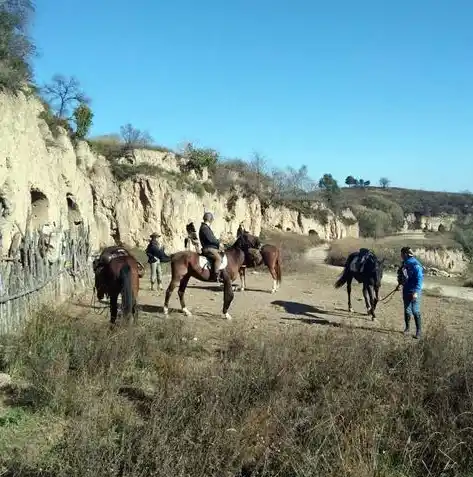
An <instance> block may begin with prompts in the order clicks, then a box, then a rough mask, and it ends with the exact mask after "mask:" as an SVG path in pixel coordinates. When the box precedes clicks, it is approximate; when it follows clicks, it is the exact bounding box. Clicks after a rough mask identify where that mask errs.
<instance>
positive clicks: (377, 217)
mask: <svg viewBox="0 0 473 477" xmlns="http://www.w3.org/2000/svg"><path fill="white" fill-rule="evenodd" d="M352 210H353V213H354V214H355V216H356V218H357V219H358V224H359V227H360V234H361V235H362V236H363V237H373V238H377V237H384V235H386V231H387V230H389V229H390V226H391V222H392V218H391V216H390V215H388V214H387V213H386V212H383V211H382V210H373V209H368V208H367V207H364V206H362V205H357V206H354V207H352Z"/></svg>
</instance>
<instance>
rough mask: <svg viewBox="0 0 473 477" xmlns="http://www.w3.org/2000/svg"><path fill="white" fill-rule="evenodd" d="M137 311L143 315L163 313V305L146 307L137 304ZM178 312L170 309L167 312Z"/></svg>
mask: <svg viewBox="0 0 473 477" xmlns="http://www.w3.org/2000/svg"><path fill="white" fill-rule="evenodd" d="M138 310H139V311H140V312H143V313H163V311H164V307H163V305H146V304H144V303H142V304H138ZM175 311H178V310H177V309H174V308H170V309H169V312H170V313H172V312H175Z"/></svg>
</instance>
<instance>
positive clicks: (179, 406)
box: [0, 310, 473, 477]
mask: <svg viewBox="0 0 473 477" xmlns="http://www.w3.org/2000/svg"><path fill="white" fill-rule="evenodd" d="M465 338H467V337H465V336H464V337H463V338H461V339H460V338H452V337H450V336H448V334H446V332H445V331H444V330H443V329H442V328H439V327H438V328H436V329H432V327H431V328H430V334H427V335H426V337H425V339H424V340H423V341H421V342H415V343H413V342H411V341H409V342H404V341H397V342H395V341H393V342H390V343H386V342H381V341H377V340H375V339H373V335H372V334H366V333H365V334H360V333H359V332H356V331H350V332H348V331H346V332H345V331H340V330H331V331H328V332H326V333H317V334H314V335H310V334H308V333H307V331H306V330H305V331H304V332H301V333H298V332H291V331H289V332H286V333H281V334H280V335H277V336H271V337H268V336H264V335H263V334H262V333H257V332H255V331H254V330H253V331H252V332H248V331H241V330H239V329H236V328H227V330H226V332H225V333H224V335H223V336H221V343H222V345H221V349H220V350H219V351H218V352H217V353H212V354H211V353H210V352H209V350H206V349H205V348H204V347H201V346H199V345H198V344H197V342H195V341H194V340H192V339H191V335H189V334H188V331H187V329H186V327H185V326H184V325H183V324H182V323H181V322H179V321H170V322H169V321H168V322H159V321H153V322H152V323H148V324H146V325H144V326H142V327H136V328H131V329H127V330H122V331H119V332H117V333H115V334H110V333H109V332H108V331H107V329H106V328H105V327H103V328H102V327H100V326H93V325H92V324H90V323H89V324H88V323H87V322H84V321H82V320H81V319H72V318H69V317H67V316H63V315H60V314H58V313H57V312H51V311H48V310H45V311H43V312H42V313H41V314H40V315H39V316H38V317H37V318H36V319H35V320H34V321H32V322H31V323H30V324H29V326H28V328H27V329H26V330H25V332H24V333H23V335H22V336H21V337H20V339H19V340H16V341H14V342H12V343H11V348H10V352H9V353H8V356H7V357H5V359H6V361H7V366H8V370H9V372H10V373H12V374H13V376H14V378H15V380H16V381H17V382H19V381H20V380H24V381H25V382H26V383H28V384H23V385H17V387H16V388H15V389H14V390H12V392H11V395H10V396H9V397H8V399H9V402H8V406H9V407H8V408H7V410H6V411H5V412H4V413H3V416H5V413H6V415H7V417H2V419H0V427H1V428H2V432H0V468H2V470H3V471H4V472H5V473H6V475H18V476H22V475H28V476H31V475H38V476H39V475H48V476H70V475H77V476H85V475H92V474H93V475H95V476H111V475H117V476H118V475H127V476H144V475H156V476H160V475H162V476H169V475H173V476H219V477H220V476H227V475H228V476H239V475H252V476H275V475H278V476H305V475H313V476H317V475H321V476H322V475H323V476H340V475H349V476H361V475H362V476H385V477H388V476H389V477H391V476H407V475H409V476H417V475H419V476H421V475H422V476H424V475H432V476H440V475H467V472H468V471H469V469H471V468H472V465H473V452H472V449H473V430H472V429H473V414H472V411H473V400H472V397H471V394H470V391H469V389H471V385H472V384H473V371H472V369H473V349H472V346H471V339H465ZM468 338H469V337H468Z"/></svg>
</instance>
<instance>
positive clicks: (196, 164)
mask: <svg viewBox="0 0 473 477" xmlns="http://www.w3.org/2000/svg"><path fill="white" fill-rule="evenodd" d="M181 155H182V157H183V158H184V163H183V165H182V170H183V172H190V171H195V172H196V173H197V174H199V175H202V173H203V171H204V169H208V170H209V171H211V172H212V171H213V170H214V169H215V166H216V165H217V163H218V161H219V157H220V156H219V153H218V152H217V151H215V150H214V149H209V148H197V147H194V146H193V145H192V144H190V143H189V144H187V145H186V147H185V148H184V151H183V152H182V153H181Z"/></svg>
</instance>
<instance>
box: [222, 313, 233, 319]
mask: <svg viewBox="0 0 473 477" xmlns="http://www.w3.org/2000/svg"><path fill="white" fill-rule="evenodd" d="M223 318H224V319H225V320H231V319H232V315H230V313H228V312H227V313H224V314H223Z"/></svg>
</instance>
